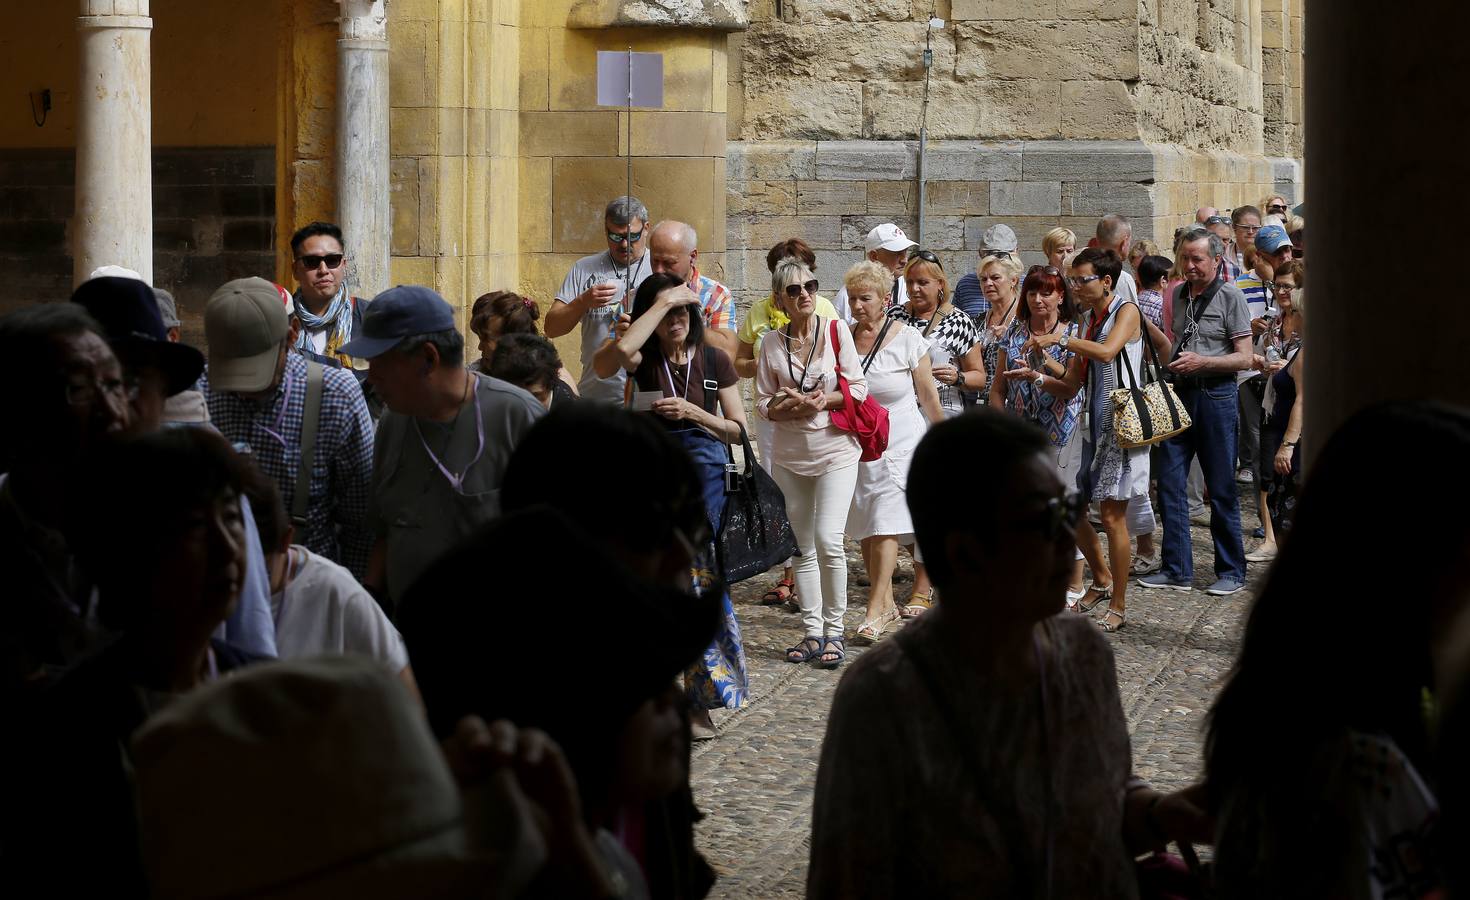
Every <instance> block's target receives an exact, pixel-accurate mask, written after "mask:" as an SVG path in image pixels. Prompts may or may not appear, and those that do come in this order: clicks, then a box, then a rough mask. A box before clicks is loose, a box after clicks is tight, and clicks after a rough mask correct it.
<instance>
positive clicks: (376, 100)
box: [337, 0, 393, 297]
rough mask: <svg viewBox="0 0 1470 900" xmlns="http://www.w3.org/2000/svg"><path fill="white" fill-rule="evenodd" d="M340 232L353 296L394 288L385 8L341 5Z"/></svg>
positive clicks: (359, 1) (381, 2) (351, 2)
mask: <svg viewBox="0 0 1470 900" xmlns="http://www.w3.org/2000/svg"><path fill="white" fill-rule="evenodd" d="M338 2H339V3H340V4H341V6H342V17H341V37H340V38H338V40H337V224H339V225H341V226H342V234H343V237H344V238H346V241H347V254H348V256H350V257H351V258H352V260H353V269H352V276H351V277H352V278H354V279H355V282H354V284H353V289H354V291H355V292H356V293H357V294H358V295H360V296H364V297H372V296H373V295H375V294H377V293H378V292H379V291H382V290H385V289H386V288H388V287H390V285H389V281H388V277H389V276H388V263H389V252H390V251H389V245H390V240H391V238H392V235H393V231H392V229H393V219H392V215H391V212H390V209H389V203H388V14H387V11H386V9H385V4H386V0H338Z"/></svg>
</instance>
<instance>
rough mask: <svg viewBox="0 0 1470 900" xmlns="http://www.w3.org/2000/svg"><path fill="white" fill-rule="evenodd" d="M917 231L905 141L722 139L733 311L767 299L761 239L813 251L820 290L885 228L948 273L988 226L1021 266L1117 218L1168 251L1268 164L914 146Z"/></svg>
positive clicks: (831, 286)
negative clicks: (1060, 235) (796, 240)
mask: <svg viewBox="0 0 1470 900" xmlns="http://www.w3.org/2000/svg"><path fill="white" fill-rule="evenodd" d="M926 165H927V173H928V183H927V186H926V192H925V193H926V197H927V200H928V206H927V213H926V222H925V229H926V230H925V233H924V234H923V235H922V236H919V235H918V203H917V197H918V182H917V178H916V175H917V171H918V143H917V142H916V141H788V142H781V143H777V142H764V141H753V142H731V144H730V145H729V149H728V156H727V166H728V170H729V176H730V180H729V182H728V184H727V188H726V190H727V193H728V197H727V204H728V210H729V246H730V249H729V252H728V256H727V263H728V264H727V271H728V273H729V275H728V281H727V283H728V284H729V285H730V288H731V290H732V291H733V292H734V293H735V296H736V298H737V301H738V302H739V304H740V305H741V308H742V309H744V308H746V307H748V306H749V304H750V303H751V302H752V301H754V300H756V299H759V298H760V297H763V296H765V295H766V294H768V293H769V291H770V276H769V273H768V271H767V270H766V264H765V256H766V252H767V250H768V249H769V248H770V247H771V245H773V244H775V243H777V242H779V241H782V240H785V239H786V238H788V237H800V238H802V239H803V240H805V241H806V242H807V243H809V244H811V245H812V247H813V248H814V249H815V250H817V275H818V279H819V280H820V281H821V282H822V284H823V285H824V291H826V290H832V291H835V290H836V289H837V287H838V286H839V285H840V284H841V281H842V275H843V273H844V272H845V271H846V270H847V268H848V267H849V266H851V265H852V264H853V263H855V262H857V261H859V260H860V259H861V258H862V257H863V251H862V242H863V236H864V235H865V234H866V233H867V231H868V230H869V229H871V228H872V227H873V226H874V225H877V224H879V223H882V222H895V223H897V224H898V225H899V227H901V228H903V229H904V231H905V232H907V233H908V234H910V235H913V236H916V239H918V240H920V241H921V243H922V244H923V246H924V247H925V248H927V249H930V250H933V251H934V252H935V253H936V254H937V255H938V256H939V257H940V259H941V260H943V262H944V264H945V269H946V271H947V272H949V273H950V275H951V278H958V276H959V275H962V274H964V273H966V272H970V271H973V269H974V265H975V260H976V251H977V250H979V248H980V238H981V235H982V234H983V233H984V232H985V229H987V228H989V227H990V226H991V225H995V224H999V223H1004V224H1006V225H1009V226H1011V227H1012V228H1013V229H1015V231H1016V235H1017V237H1018V238H1019V239H1020V244H1021V250H1022V258H1023V260H1024V261H1025V262H1026V263H1027V264H1031V263H1039V262H1042V261H1043V257H1042V255H1041V252H1040V250H1041V239H1042V237H1043V236H1044V235H1045V234H1046V232H1047V231H1049V230H1051V229H1052V228H1055V227H1057V226H1058V225H1061V226H1064V227H1067V228H1070V229H1072V230H1073V231H1075V232H1076V233H1077V234H1078V237H1079V244H1080V243H1083V242H1085V241H1086V238H1088V237H1090V236H1091V235H1092V234H1093V233H1094V231H1095V229H1096V226H1097V220H1098V219H1099V218H1100V217H1101V216H1103V215H1105V214H1107V213H1110V212H1111V213H1119V214H1121V215H1124V216H1127V217H1128V218H1129V219H1130V220H1132V222H1133V225H1134V234H1135V235H1136V236H1137V237H1147V238H1160V237H1161V238H1162V240H1163V242H1164V243H1168V242H1169V241H1171V240H1172V238H1173V232H1174V228H1175V227H1177V226H1178V225H1180V224H1183V223H1184V222H1186V221H1191V220H1192V219H1193V215H1194V210H1195V208H1196V207H1197V206H1198V205H1199V203H1200V202H1201V201H1200V198H1201V197H1205V198H1211V202H1217V203H1218V204H1219V205H1220V206H1222V207H1228V206H1237V205H1240V204H1243V203H1256V202H1258V201H1259V200H1260V198H1261V195H1262V194H1264V193H1267V192H1269V191H1270V190H1271V189H1272V188H1271V186H1272V185H1273V183H1274V182H1275V178H1276V175H1277V173H1276V170H1275V167H1274V166H1273V163H1272V161H1270V160H1267V159H1265V158H1262V157H1248V156H1244V155H1241V154H1235V153H1229V152H1225V151H1209V152H1199V151H1185V150H1181V149H1179V148H1177V147H1173V146H1169V145H1151V144H1146V143H1144V142H1142V141H1136V140H1135V141H1086V142H1083V141H994V142H987V141H938V142H933V143H931V144H930V145H929V148H928V152H927V159H926Z"/></svg>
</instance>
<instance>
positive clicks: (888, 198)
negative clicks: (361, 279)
mask: <svg viewBox="0 0 1470 900" xmlns="http://www.w3.org/2000/svg"><path fill="white" fill-rule="evenodd" d="M918 193H919V189H918V186H917V185H916V184H915V183H914V182H912V181H870V182H868V213H869V214H870V215H880V216H882V215H892V216H901V215H908V214H910V213H916V212H918V205H917V204H916V203H915V198H917V197H918Z"/></svg>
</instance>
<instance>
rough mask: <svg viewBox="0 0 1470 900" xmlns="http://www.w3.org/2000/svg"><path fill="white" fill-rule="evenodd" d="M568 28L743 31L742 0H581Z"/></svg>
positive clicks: (745, 22) (746, 25)
mask: <svg viewBox="0 0 1470 900" xmlns="http://www.w3.org/2000/svg"><path fill="white" fill-rule="evenodd" d="M567 27H568V28H707V29H710V30H711V31H745V30H746V29H747V28H749V27H750V16H749V14H748V13H747V12H746V9H745V0H580V2H579V3H577V5H576V6H574V7H572V12H571V15H570V16H568V18H567Z"/></svg>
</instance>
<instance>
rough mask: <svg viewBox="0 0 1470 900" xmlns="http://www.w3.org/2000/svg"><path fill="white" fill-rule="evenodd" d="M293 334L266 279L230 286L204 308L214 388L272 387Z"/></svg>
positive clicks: (245, 390)
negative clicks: (283, 346)
mask: <svg viewBox="0 0 1470 900" xmlns="http://www.w3.org/2000/svg"><path fill="white" fill-rule="evenodd" d="M290 331H291V323H290V320H289V319H288V318H287V316H286V307H285V306H284V305H283V304H282V303H281V294H280V292H279V291H278V290H276V286H275V285H274V284H272V283H271V282H269V281H266V280H265V279H264V278H237V279H236V280H234V281H230V282H227V283H225V284H224V285H223V286H221V287H220V289H219V290H217V291H215V292H214V295H213V296H212V297H210V298H209V303H207V304H205V306H204V342H205V344H206V345H207V346H208V347H209V386H210V388H211V389H213V390H217V391H234V392H236V393H241V394H252V393H255V392H256V391H263V390H265V389H266V388H268V387H270V386H271V382H272V381H274V380H275V378H276V364H277V362H279V361H280V353H281V342H282V341H284V340H285V339H286V335H287V334H289V333H290Z"/></svg>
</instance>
